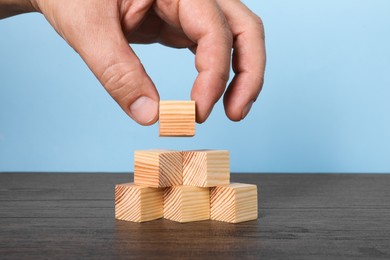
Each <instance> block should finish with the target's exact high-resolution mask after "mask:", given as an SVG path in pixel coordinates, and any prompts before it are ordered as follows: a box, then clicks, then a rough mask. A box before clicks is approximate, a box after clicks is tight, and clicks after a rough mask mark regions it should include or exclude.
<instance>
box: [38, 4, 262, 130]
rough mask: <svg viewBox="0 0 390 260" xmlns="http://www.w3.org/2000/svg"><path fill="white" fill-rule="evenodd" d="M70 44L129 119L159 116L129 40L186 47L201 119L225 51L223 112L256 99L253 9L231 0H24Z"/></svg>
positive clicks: (258, 52) (233, 112)
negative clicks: (190, 54) (231, 73)
mask: <svg viewBox="0 0 390 260" xmlns="http://www.w3.org/2000/svg"><path fill="white" fill-rule="evenodd" d="M31 3H32V5H33V6H34V7H35V9H36V10H38V11H40V12H42V13H43V14H44V16H45V17H46V19H47V20H48V21H49V22H50V23H51V25H52V26H53V27H54V28H55V30H56V31H57V32H58V33H59V34H60V35H61V36H62V37H63V38H64V39H65V40H66V41H67V42H68V43H69V44H70V46H72V47H73V48H74V49H75V51H77V52H78V53H79V54H80V56H81V57H82V59H83V60H84V61H85V62H86V64H87V65H88V66H89V68H90V69H91V70H92V72H93V73H94V74H95V75H96V77H97V78H98V79H99V81H100V82H101V83H102V85H103V86H104V87H105V88H106V90H107V91H108V92H109V93H110V95H111V96H112V97H113V98H114V99H115V100H116V102H117V103H118V104H119V105H120V106H121V107H122V109H123V110H124V111H125V112H126V113H127V114H128V115H129V116H130V117H131V118H133V119H134V120H135V121H137V122H138V123H140V124H142V125H149V124H153V123H154V122H156V121H157V119H158V101H159V95H158V92H157V90H156V88H155V86H154V84H153V82H152V80H151V79H150V77H149V76H148V75H147V73H146V72H145V69H144V67H143V66H142V64H141V62H140V60H139V59H138V57H137V56H136V54H135V53H134V52H133V50H132V49H131V47H130V46H129V43H154V42H159V43H161V44H164V45H167V46H170V47H175V48H189V49H190V50H192V51H193V52H194V53H195V55H196V56H195V66H196V69H197V70H198V72H199V74H198V76H197V78H196V80H195V82H194V85H193V88H192V92H191V98H192V99H193V100H195V101H196V104H197V106H196V110H197V111H196V118H197V122H198V123H202V122H204V121H205V120H206V119H207V117H208V116H209V114H210V112H211V110H212V108H213V106H214V104H215V103H216V102H217V101H218V100H219V98H220V97H221V96H222V94H223V93H224V91H225V88H226V84H227V81H228V79H229V70H230V61H231V51H232V48H233V50H234V52H233V57H232V67H233V71H234V73H235V76H234V78H233V80H232V82H231V83H230V84H229V87H228V89H227V91H226V93H225V95H224V106H225V111H226V115H227V116H228V117H229V118H230V119H231V120H234V121H239V120H242V119H243V118H244V117H245V116H246V115H247V113H248V112H249V110H250V108H251V106H252V104H253V102H254V101H255V100H256V98H257V96H258V94H259V92H260V90H261V87H262V84H263V75H264V68H265V46H264V30H263V26H262V23H261V20H260V18H259V17H257V16H256V15H255V14H253V13H252V12H251V11H250V10H249V9H248V8H247V7H246V6H245V5H243V4H242V3H241V2H240V1H238V0H196V1H194V0H116V1H114V0H67V1H61V0H31Z"/></svg>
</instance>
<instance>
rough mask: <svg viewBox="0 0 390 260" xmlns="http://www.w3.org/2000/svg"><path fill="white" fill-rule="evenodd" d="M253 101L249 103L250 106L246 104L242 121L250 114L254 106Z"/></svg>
mask: <svg viewBox="0 0 390 260" xmlns="http://www.w3.org/2000/svg"><path fill="white" fill-rule="evenodd" d="M253 102H254V101H253V100H251V101H249V103H248V104H246V106H245V107H244V109H243V110H242V117H241V120H242V119H244V118H245V117H246V116H247V115H248V113H249V111H250V110H251V107H252V105H253Z"/></svg>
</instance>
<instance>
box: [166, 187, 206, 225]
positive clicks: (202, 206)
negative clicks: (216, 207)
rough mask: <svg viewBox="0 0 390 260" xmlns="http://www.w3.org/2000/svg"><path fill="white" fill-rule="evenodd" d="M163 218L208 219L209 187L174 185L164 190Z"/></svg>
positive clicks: (181, 220) (177, 219)
mask: <svg viewBox="0 0 390 260" xmlns="http://www.w3.org/2000/svg"><path fill="white" fill-rule="evenodd" d="M164 218H166V219H170V220H173V221H177V222H191V221H200V220H206V219H210V193H209V188H201V187H193V186H175V187H170V188H167V189H166V190H165V192H164Z"/></svg>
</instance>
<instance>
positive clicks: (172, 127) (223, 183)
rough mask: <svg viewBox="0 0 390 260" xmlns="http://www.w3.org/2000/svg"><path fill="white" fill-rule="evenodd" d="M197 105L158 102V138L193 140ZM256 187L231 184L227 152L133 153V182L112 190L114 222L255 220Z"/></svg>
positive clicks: (169, 151)
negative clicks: (113, 195)
mask: <svg viewBox="0 0 390 260" xmlns="http://www.w3.org/2000/svg"><path fill="white" fill-rule="evenodd" d="M194 134H195V103H194V102H193V101H161V102H160V136H193V135H194ZM257 205H258V204H257V186H256V185H252V184H243V183H231V182H230V155H229V151H226V150H191V151H174V150H145V151H135V152H134V182H131V183H124V184H118V185H116V186H115V217H116V219H119V220H126V221H132V222H145V221H151V220H155V219H159V218H165V219H169V220H172V221H177V222H192V221H201V220H208V219H211V220H218V221H224V222H229V223H239V222H244V221H249V220H254V219H257V215H258V213H257V212H258V209H257Z"/></svg>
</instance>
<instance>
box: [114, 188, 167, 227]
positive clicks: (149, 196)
mask: <svg viewBox="0 0 390 260" xmlns="http://www.w3.org/2000/svg"><path fill="white" fill-rule="evenodd" d="M163 197H164V189H162V188H158V189H156V188H148V187H144V186H136V185H134V183H124V184H118V185H115V218H116V219H120V220H127V221H133V222H144V221H150V220H154V219H158V218H162V217H163V216H164V199H163Z"/></svg>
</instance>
